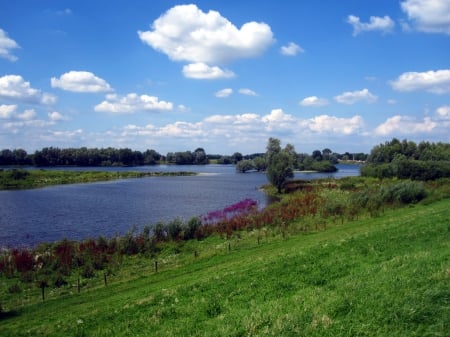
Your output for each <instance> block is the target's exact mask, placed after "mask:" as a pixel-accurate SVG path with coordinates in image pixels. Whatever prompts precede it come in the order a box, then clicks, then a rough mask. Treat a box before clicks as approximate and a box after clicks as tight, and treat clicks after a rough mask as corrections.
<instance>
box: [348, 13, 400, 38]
mask: <svg viewBox="0 0 450 337" xmlns="http://www.w3.org/2000/svg"><path fill="white" fill-rule="evenodd" d="M347 23H349V24H350V25H352V27H353V36H356V35H358V34H360V33H362V32H370V31H380V32H382V33H389V32H391V31H392V30H393V29H394V27H395V23H394V21H393V20H392V19H391V18H390V17H389V16H387V15H386V16H384V17H379V16H371V17H370V22H369V23H364V22H361V20H360V18H359V17H357V16H355V15H349V16H348V17H347Z"/></svg>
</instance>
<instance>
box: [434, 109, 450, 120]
mask: <svg viewBox="0 0 450 337" xmlns="http://www.w3.org/2000/svg"><path fill="white" fill-rule="evenodd" d="M436 115H437V117H438V119H441V120H450V105H443V106H441V107H439V108H437V109H436Z"/></svg>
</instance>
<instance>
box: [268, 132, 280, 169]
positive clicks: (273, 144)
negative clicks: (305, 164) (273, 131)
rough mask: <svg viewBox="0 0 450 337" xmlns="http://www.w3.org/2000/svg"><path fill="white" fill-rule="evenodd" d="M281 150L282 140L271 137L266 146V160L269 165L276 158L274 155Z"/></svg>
mask: <svg viewBox="0 0 450 337" xmlns="http://www.w3.org/2000/svg"><path fill="white" fill-rule="evenodd" d="M280 152H281V145H280V140H279V139H276V138H272V137H270V138H269V141H268V142H267V147H266V161H267V165H269V166H270V164H272V162H273V160H274V156H276V155H277V154H278V153H280Z"/></svg>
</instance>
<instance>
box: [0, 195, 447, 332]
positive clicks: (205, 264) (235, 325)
mask: <svg viewBox="0 0 450 337" xmlns="http://www.w3.org/2000/svg"><path fill="white" fill-rule="evenodd" d="M449 209H450V199H448V198H447V199H442V200H438V201H434V202H430V203H427V205H425V204H420V203H419V204H414V205H410V206H407V207H402V208H395V209H386V210H385V211H384V212H383V213H382V214H379V215H377V216H361V217H360V218H359V220H353V221H349V220H345V221H340V220H339V219H338V220H336V221H333V222H330V223H329V224H328V226H327V227H326V229H325V228H318V229H317V230H311V231H308V232H302V231H299V230H294V229H292V230H291V231H287V232H282V233H281V232H280V231H279V230H278V229H277V228H262V229H260V230H258V231H257V230H253V231H250V230H246V231H242V232H240V233H237V234H235V235H233V237H232V238H231V239H230V240H226V239H225V237H224V236H222V238H221V236H220V235H212V236H210V237H208V238H206V239H204V240H202V241H197V240H190V241H187V242H183V243H181V244H178V245H177V244H175V243H173V244H170V243H168V244H167V245H166V247H165V249H164V251H163V252H162V253H161V255H159V257H158V262H159V264H158V270H157V271H155V261H154V259H153V258H149V257H145V256H143V255H134V256H131V257H124V260H123V261H122V265H121V267H120V269H117V270H116V271H115V273H114V274H113V275H109V276H108V280H107V281H108V282H107V284H106V285H105V282H104V278H103V274H99V275H97V276H96V277H95V278H94V279H92V280H90V281H89V282H90V283H89V284H88V285H86V286H85V287H82V289H81V291H80V292H79V293H78V292H77V286H76V282H75V279H73V280H72V282H71V284H69V285H68V286H66V287H65V288H63V290H59V292H58V291H57V290H48V294H47V297H46V299H45V301H42V300H41V293H40V289H39V288H37V287H34V288H33V289H31V290H25V291H24V292H25V293H24V292H22V293H20V294H18V295H17V294H16V295H15V296H12V295H5V294H6V292H5V291H2V294H3V295H2V296H3V313H1V317H0V335H1V336H390V337H392V336H448V335H449V331H450V240H449V239H450V212H449ZM293 228H295V227H293ZM0 280H1V282H3V283H2V287H3V289H4V288H5V287H7V286H10V283H8V282H10V280H7V279H5V278H3V279H0Z"/></svg>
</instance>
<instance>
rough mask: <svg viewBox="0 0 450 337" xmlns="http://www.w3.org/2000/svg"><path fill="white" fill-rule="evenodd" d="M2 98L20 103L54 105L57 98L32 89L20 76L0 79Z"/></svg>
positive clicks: (6, 76)
mask: <svg viewBox="0 0 450 337" xmlns="http://www.w3.org/2000/svg"><path fill="white" fill-rule="evenodd" d="M0 98H4V99H7V100H13V101H18V102H29V103H40V104H53V103H55V101H56V97H55V96H53V95H51V94H48V93H43V92H41V90H38V89H34V88H32V87H31V85H30V82H27V81H25V80H24V79H23V78H22V76H20V75H5V76H3V77H0Z"/></svg>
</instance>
